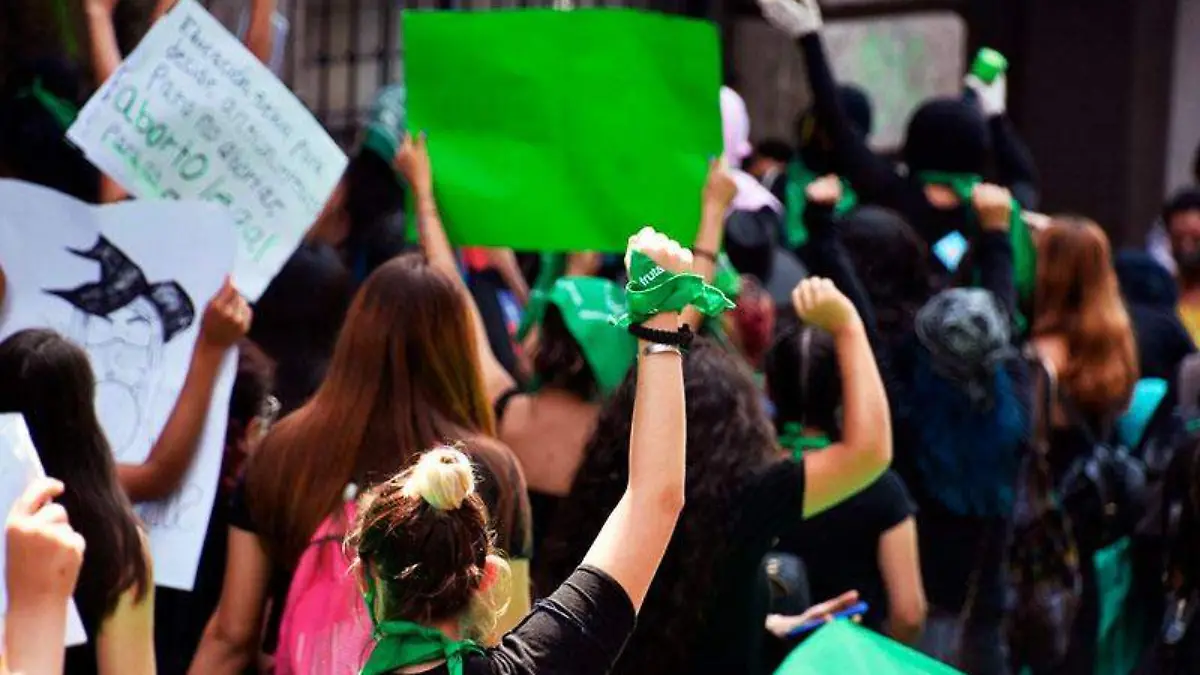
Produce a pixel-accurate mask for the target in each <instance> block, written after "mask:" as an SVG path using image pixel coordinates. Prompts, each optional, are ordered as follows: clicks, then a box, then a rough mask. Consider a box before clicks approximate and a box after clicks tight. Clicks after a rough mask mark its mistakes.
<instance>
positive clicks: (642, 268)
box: [612, 251, 734, 328]
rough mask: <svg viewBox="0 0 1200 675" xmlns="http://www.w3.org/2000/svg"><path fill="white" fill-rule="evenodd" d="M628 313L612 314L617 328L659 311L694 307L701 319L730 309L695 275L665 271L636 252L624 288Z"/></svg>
mask: <svg viewBox="0 0 1200 675" xmlns="http://www.w3.org/2000/svg"><path fill="white" fill-rule="evenodd" d="M625 297H626V299H627V301H628V303H629V311H628V313H626V314H623V315H614V316H613V319H612V321H613V323H614V324H616V325H617V326H620V327H621V328H628V327H629V326H630V325H631V324H637V323H642V322H644V321H645V320H646V319H649V318H650V317H653V316H657V315H658V314H662V313H663V312H682V311H683V310H684V309H686V308H687V307H689V306H691V307H695V308H696V309H697V310H699V311H700V313H701V314H703V315H704V316H716V315H718V314H720V313H721V312H724V311H725V310H727V309H732V308H733V306H734V305H733V302H731V301H730V300H729V298H727V297H725V294H724V293H722V292H721V291H719V290H717V289H716V288H715V287H713V286H710V285H708V284H707V283H705V282H704V279H703V278H701V277H700V276H699V275H697V274H676V273H674V272H669V271H667V270H665V269H663V268H662V267H660V266H659V265H658V264H657V263H655V262H654V261H653V260H651V259H650V258H649V256H647V255H645V254H644V253H641V252H639V251H634V252H633V253H632V255H631V257H630V261H629V284H628V285H627V286H626V287H625Z"/></svg>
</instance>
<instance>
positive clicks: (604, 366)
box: [546, 277, 637, 396]
mask: <svg viewBox="0 0 1200 675" xmlns="http://www.w3.org/2000/svg"><path fill="white" fill-rule="evenodd" d="M546 299H547V301H548V302H549V303H551V304H553V305H554V306H555V307H557V308H558V311H559V312H561V313H562V316H563V322H564V323H565V324H566V325H567V330H568V331H570V333H571V337H573V338H575V341H576V342H578V343H579V347H580V349H581V350H583V357H584V359H586V360H587V362H588V366H590V367H591V369H592V375H593V376H595V378H596V384H597V385H599V387H600V393H601V394H603V395H606V396H607V395H608V394H610V393H612V391H613V390H614V389H616V388H617V387H618V386H619V385H620V384H621V381H622V380H624V379H625V373H627V372H629V368H630V367H631V366H632V365H633V362H634V361H635V360H636V359H637V339H636V338H634V337H633V336H632V335H630V334H629V332H628V331H626V330H623V329H621V328H618V327H617V326H614V325H613V323H612V321H610V319H611V318H612V317H613V316H615V315H620V314H624V313H625V312H626V311H627V310H626V305H625V297H624V294H623V293H622V292H621V287H620V286H618V285H616V284H614V283H613V282H611V281H609V280H607V279H599V278H596V277H563V278H561V279H559V280H558V281H557V282H556V283H555V284H554V288H552V289H551V290H550V292H549V293H548V294H546Z"/></svg>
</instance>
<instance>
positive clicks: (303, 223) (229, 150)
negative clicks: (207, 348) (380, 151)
mask: <svg viewBox="0 0 1200 675" xmlns="http://www.w3.org/2000/svg"><path fill="white" fill-rule="evenodd" d="M67 137H68V138H69V139H70V140H71V141H72V142H74V143H75V144H76V145H78V146H79V147H80V148H81V149H82V150H83V152H84V154H86V155H87V158H88V159H89V160H90V161H91V162H92V163H93V164H95V165H96V166H97V167H98V168H99V169H101V170H102V171H104V172H105V173H107V174H108V175H109V176H111V177H112V178H113V179H114V180H116V181H117V182H118V183H119V184H120V185H121V187H123V188H124V189H125V190H126V191H128V192H129V193H130V194H132V195H134V196H136V197H141V198H146V199H152V198H166V199H200V200H203V201H209V202H215V203H218V204H222V205H224V206H226V207H227V208H228V209H229V211H230V213H231V214H232V216H233V217H232V221H233V223H234V227H235V228H236V230H237V233H238V256H237V264H236V266H235V268H234V274H233V276H234V283H235V284H236V285H237V287H238V290H239V291H241V293H242V295H244V296H246V298H247V299H249V300H250V301H251V302H253V301H255V300H257V299H258V297H259V296H260V295H262V292H263V291H264V290H265V289H266V287H267V285H268V284H269V283H270V281H271V279H272V278H273V277H274V276H275V274H276V273H278V272H279V269H280V268H281V267H283V264H284V262H285V261H286V260H287V259H288V257H289V256H290V255H291V254H292V252H293V251H294V250H295V249H296V247H297V246H298V245H299V244H300V240H301V239H302V238H303V236H304V234H305V232H307V230H308V228H309V226H311V225H312V223H313V221H314V220H315V219H316V217H317V215H318V214H319V213H320V211H321V209H322V208H323V207H324V205H325V202H326V201H327V200H328V199H329V196H330V195H331V194H332V192H333V190H334V187H335V186H336V185H337V182H338V180H339V179H340V178H341V176H342V172H343V171H344V170H345V168H346V162H347V160H346V155H345V154H344V153H343V152H342V151H341V149H340V148H338V146H337V144H336V143H334V141H333V139H331V138H330V137H329V134H327V133H326V132H325V130H324V128H322V126H321V124H320V123H319V122H318V121H317V120H316V119H315V118H314V117H313V116H312V114H311V113H310V112H309V111H308V109H307V108H306V107H305V106H304V104H303V103H301V102H300V100H299V99H297V98H296V97H295V95H293V94H292V92H291V91H290V90H289V89H288V88H287V86H286V85H284V84H283V83H282V82H280V81H279V80H278V79H277V78H276V77H275V76H274V75H273V74H272V73H271V71H270V70H269V69H268V68H267V67H266V66H264V65H262V63H260V62H259V61H258V59H256V58H255V57H254V55H253V54H251V53H250V51H249V50H247V49H246V48H245V47H244V46H243V45H242V43H241V42H239V41H238V39H237V38H236V37H234V36H233V35H231V34H230V33H229V32H228V31H227V30H225V28H224V27H222V26H221V24H220V23H219V22H218V21H217V20H216V19H214V18H213V17H212V16H211V15H209V14H208V13H207V12H206V11H205V10H204V8H203V7H201V6H200V4H199V3H197V2H196V1H195V0H180V1H179V2H178V4H176V5H175V7H174V8H173V9H172V10H171V11H170V12H169V13H168V14H167V15H166V16H164V17H163V18H162V19H161V20H160V21H159V22H158V23H156V24H155V25H154V27H153V28H151V29H150V32H148V33H147V34H146V37H145V38H144V39H143V40H142V41H141V42H140V43H139V44H138V46H137V48H136V49H134V50H133V52H132V53H131V54H130V55H129V56H128V57H127V58H126V59H125V61H124V62H123V63H122V64H121V66H120V68H118V69H117V72H116V73H114V74H113V76H112V77H111V78H109V79H108V81H106V82H105V83H104V84H103V85H102V86H101V87H100V89H99V91H97V92H96V94H95V95H94V96H93V97H92V98H91V100H89V101H88V102H87V105H85V106H84V108H83V110H81V111H80V113H79V117H78V118H77V119H76V120H75V123H74V124H73V125H72V126H71V128H70V129H69V130H68V131H67Z"/></svg>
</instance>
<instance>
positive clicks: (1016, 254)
mask: <svg viewBox="0 0 1200 675" xmlns="http://www.w3.org/2000/svg"><path fill="white" fill-rule="evenodd" d="M917 178H919V179H920V180H921V181H922V182H923V183H925V184H926V185H941V186H943V187H946V188H949V189H950V191H951V192H953V193H954V195H955V196H956V197H958V198H959V199H960V200H962V202H963V203H964V204H966V205H968V207H969V205H970V204H971V195H972V193H974V191H975V187H976V186H977V185H979V184H980V183H982V182H983V178H982V177H981V176H978V175H976V174H969V173H943V172H939V171H923V172H921V173H919V174H917ZM1022 210H1023V209H1022V208H1021V205H1020V204H1019V203H1017V200H1016V199H1013V204H1012V216H1011V217H1010V219H1009V224H1008V225H1009V226H1008V239H1009V242H1010V243H1011V244H1012V250H1013V282H1014V283H1015V285H1016V287H1017V300H1018V302H1019V304H1022V305H1028V304H1029V303H1031V302H1033V293H1034V287H1035V285H1036V283H1037V249H1036V248H1035V247H1034V244H1033V234H1032V233H1031V232H1030V231H1029V226H1028V225H1026V224H1025V219H1024V218H1022V217H1021V212H1022ZM967 212H968V213H970V214H972V216H971V217H972V218H973V219H974V218H976V216H975V215H974V214H975V211H974V209H971V208H968V209H967ZM972 227H974V228H975V229H978V228H979V223H978V222H973V223H972ZM969 234H974V233H973V232H972V233H969ZM974 283H978V279H977V278H976V279H975V280H974ZM1013 320H1014V321H1016V324H1017V329H1018V330H1019V331H1021V332H1024V330H1025V328H1026V326H1027V325H1028V322H1027V321H1026V319H1025V317H1024V315H1022V314H1021V313H1020V312H1019V311H1018V312H1017V316H1015V317H1013Z"/></svg>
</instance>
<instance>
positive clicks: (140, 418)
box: [46, 236, 196, 458]
mask: <svg viewBox="0 0 1200 675" xmlns="http://www.w3.org/2000/svg"><path fill="white" fill-rule="evenodd" d="M67 250H68V251H69V252H70V253H72V254H74V255H76V256H79V257H81V258H85V259H87V260H94V261H96V262H97V263H99V264H100V280H99V281H96V282H94V283H87V284H83V285H81V286H79V287H77V288H74V289H70V290H46V292H47V293H49V294H51V295H55V296H58V297H59V298H62V299H63V300H66V301H67V302H69V303H71V305H72V306H73V307H74V308H75V310H76V311H75V314H74V317H73V318H72V322H71V327H70V329H68V330H67V333H68V334H69V336H70V337H71V338H72V339H73V340H75V341H77V342H79V343H80V344H81V345H82V346H83V348H84V349H85V350H86V351H87V352H88V355H89V356H90V357H91V360H92V368H93V369H94V370H95V374H96V410H97V413H99V415H100V419H101V420H103V422H104V424H105V432H106V433H107V434H108V437H109V438H108V440H109V443H110V444H112V448H113V454H114V455H115V456H116V457H118V458H123V457H126V456H127V454H126V453H127V451H128V450H130V449H131V448H132V447H133V446H134V444H136V443H139V442H140V443H143V444H147V446H148V444H149V442H150V441H151V440H152V439H151V436H152V435H153V434H155V433H157V431H158V429H157V428H156V427H154V426H152V425H151V419H150V418H151V417H152V411H155V410H156V407H155V405H154V403H155V395H156V394H157V389H158V384H159V376H160V371H161V369H162V365H163V364H162V360H163V348H164V347H165V346H166V345H167V343H168V342H170V341H171V340H172V339H173V338H174V337H175V336H177V335H178V334H179V333H181V332H182V331H184V330H186V329H187V328H188V327H189V326H191V325H192V322H193V321H195V316H196V311H195V306H194V305H193V303H192V300H191V298H189V297H188V295H187V293H186V292H185V291H184V290H183V287H182V286H180V285H179V283H178V282H175V281H166V282H159V283H149V282H148V281H147V280H146V276H145V274H144V273H143V272H142V270H141V268H140V267H138V265H137V264H136V263H134V262H133V261H132V260H130V258H129V256H127V255H125V253H124V252H122V251H121V250H120V249H118V248H117V247H116V246H114V245H113V243H112V242H110V241H109V240H108V239H106V238H105V237H103V236H101V237H100V238H99V239H98V240H97V241H96V244H95V245H94V246H92V248H90V249H88V250H78V249H70V248H69V249H67ZM147 449H148V447H147Z"/></svg>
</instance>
